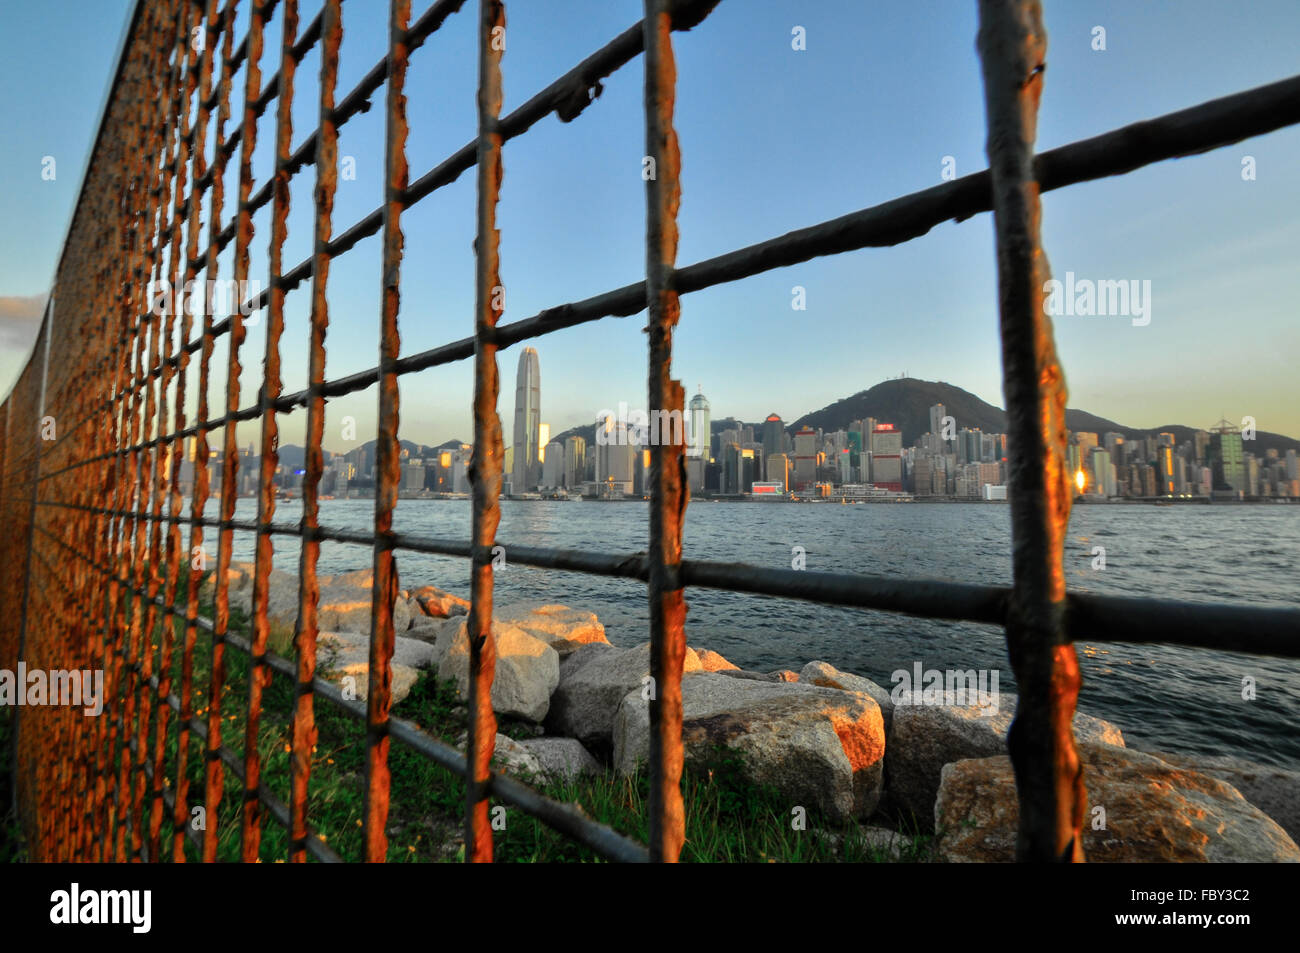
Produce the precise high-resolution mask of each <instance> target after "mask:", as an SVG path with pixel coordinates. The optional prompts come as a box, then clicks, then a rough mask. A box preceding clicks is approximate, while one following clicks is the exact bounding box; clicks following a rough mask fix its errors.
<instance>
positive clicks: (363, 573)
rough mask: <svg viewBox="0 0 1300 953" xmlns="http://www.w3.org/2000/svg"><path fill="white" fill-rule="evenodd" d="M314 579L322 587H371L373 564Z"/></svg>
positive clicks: (372, 583) (373, 579) (372, 585)
mask: <svg viewBox="0 0 1300 953" xmlns="http://www.w3.org/2000/svg"><path fill="white" fill-rule="evenodd" d="M316 581H317V583H319V585H320V587H321V588H322V589H324V588H325V587H326V586H340V587H342V588H344V589H373V588H375V570H374V567H373V566H367V567H366V568H365V569H353V570H350V571H348V572H341V573H339V574H338V575H336V576H317V577H316Z"/></svg>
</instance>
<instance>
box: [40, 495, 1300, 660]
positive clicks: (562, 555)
mask: <svg viewBox="0 0 1300 953" xmlns="http://www.w3.org/2000/svg"><path fill="white" fill-rule="evenodd" d="M39 505H42V506H56V507H65V508H69V509H81V510H90V511H92V512H100V513H108V514H111V515H118V516H134V517H136V518H137V519H141V520H146V521H150V522H152V521H155V520H157V521H161V522H168V521H170V517H169V516H167V515H166V514H160V515H159V516H157V517H154V516H152V515H151V514H149V513H135V512H132V511H119V510H110V509H105V508H102V507H85V506H79V505H77V504H72V503H59V502H55V501H50V500H41V501H39ZM180 519H182V520H183V521H184V522H187V523H192V522H194V519H193V518H192V517H183V518H180ZM198 522H199V523H201V525H204V526H218V525H221V521H220V520H214V519H203V520H199V521H198ZM229 526H230V527H231V528H233V529H237V530H242V531H245V532H250V533H251V532H256V531H257V524H256V523H253V522H247V521H238V520H232V521H230V523H229ZM37 528H38V529H41V530H42V532H48V531H46V530H44V528H43V527H37ZM269 532H271V533H273V534H275V535H279V536H300V535H301V531H300V529H299V527H298V526H297V525H296V524H295V525H289V524H284V523H277V524H272V525H271V527H270V528H269ZM314 535H315V536H316V537H317V538H318V539H321V540H328V541H332V542H341V543H355V544H357V545H362V546H370V545H373V544H374V538H373V536H372V535H371V534H369V533H365V532H359V531H348V530H334V529H329V528H326V527H321V528H320V529H319V530H318V531H317V532H316V533H315V534H314ZM59 542H62V541H61V540H59ZM392 542H393V547H394V548H395V549H404V550H407V551H410V552H418V553H429V554H433V555H440V556H460V557H464V558H469V557H470V556H471V549H472V547H471V546H470V543H469V542H468V541H466V540H458V539H432V538H428V537H421V536H412V535H409V534H406V533H394V534H392ZM496 545H499V546H502V547H504V548H505V551H506V553H507V554H508V557H509V559H510V561H511V562H516V563H519V564H521V565H525V566H534V567H536V568H539V569H558V570H562V571H565V572H580V573H586V574H587V575H595V576H615V577H619V578H623V579H636V580H638V581H640V582H645V581H647V580H648V578H649V570H648V563H647V559H646V554H645V553H633V554H631V555H618V554H613V553H597V552H591V551H589V550H580V549H551V548H547V547H536V546H512V545H510V544H508V543H503V542H498V543H497V544H496ZM78 555H80V554H78ZM681 582H682V584H683V585H686V586H698V587H701V588H705V589H725V590H728V591H730V592H750V593H753V594H755V595H760V596H777V597H781V598H787V599H806V600H809V601H813V602H819V603H824V604H827V605H841V606H849V607H855V608H860V609H876V610H879V611H882V612H897V613H902V614H904V615H913V616H918V617H921V618H928V619H950V620H953V621H965V622H978V623H983V624H987V625H1003V624H1004V623H1005V621H1006V600H1007V599H1008V598H1009V596H1010V594H1011V590H1010V588H1009V587H1006V586H989V585H983V584H975V583H961V582H948V581H946V580H940V579H917V578H908V577H896V576H867V575H860V574H857V573H829V572H812V571H799V570H794V569H769V568H764V567H761V566H752V565H748V564H745V563H723V562H713V561H707V560H691V559H686V560H682V566H681ZM1066 598H1067V601H1068V603H1069V609H1068V615H1067V618H1068V623H1069V626H1068V631H1069V635H1070V638H1071V639H1073V640H1075V641H1082V640H1085V639H1086V640H1087V641H1090V642H1134V643H1160V644H1164V645H1182V646H1188V647H1199V648H1209V649H1217V650H1219V651H1224V652H1244V653H1248V654H1252V655H1275V656H1278V657H1280V658H1300V609H1288V608H1280V607H1277V608H1275V607H1269V606H1237V605H1226V604H1221V603H1200V602H1177V601H1173V600H1164V599H1141V598H1134V597H1131V596H1107V595H1100V594H1097V593H1087V592H1072V593H1069V594H1068V595H1067V597H1066ZM175 614H178V615H179V614H182V613H180V612H176V613H175ZM1167 619H1176V623H1173V624H1167V623H1166V622H1164V621H1159V620H1167ZM1225 633H1230V636H1228V637H1225Z"/></svg>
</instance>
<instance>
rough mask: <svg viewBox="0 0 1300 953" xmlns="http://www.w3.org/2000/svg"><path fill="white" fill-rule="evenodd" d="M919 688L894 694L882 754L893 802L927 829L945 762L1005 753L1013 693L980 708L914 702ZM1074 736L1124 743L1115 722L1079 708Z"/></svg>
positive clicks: (1013, 704)
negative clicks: (885, 744) (892, 707)
mask: <svg viewBox="0 0 1300 953" xmlns="http://www.w3.org/2000/svg"><path fill="white" fill-rule="evenodd" d="M918 694H919V693H913V694H911V695H909V694H907V693H903V694H901V695H900V696H898V698H897V699H896V704H895V706H894V717H893V721H892V723H891V725H890V730H889V743H888V746H887V753H886V755H885V783H886V786H887V787H888V788H889V798H890V804H891V806H892V808H893V809H894V810H895V811H897V812H898V813H899V814H900V815H901V816H902V817H903V818H904V819H908V818H909V815H910V816H911V818H912V819H914V820H915V822H916V824H917V826H918V827H919V828H920V829H921V830H928V829H929V826H930V823H931V822H932V820H933V817H934V798H935V795H936V794H938V792H939V777H940V775H941V773H942V772H943V766H944V765H945V764H949V763H950V762H953V761H961V760H962V759H964V758H987V757H990V756H992V755H996V754H1005V753H1006V750H1007V729H1008V728H1010V727H1011V721H1012V719H1013V718H1014V717H1015V713H1016V696H1015V695H1012V694H1008V693H1002V694H1000V695H995V696H993V697H994V699H995V703H994V704H991V705H989V706H988V707H987V708H981V707H980V706H978V705H930V704H915V703H914V701H913V700H914V699H916V698H917V695H918ZM1074 737H1075V739H1076V740H1077V741H1080V742H1097V743H1100V744H1108V745H1114V746H1116V747H1123V746H1124V736H1123V735H1122V734H1121V733H1120V730H1119V729H1118V728H1116V727H1115V726H1114V725H1112V724H1111V723H1110V722H1108V721H1103V720H1102V719H1100V718H1094V717H1093V716H1091V715H1085V714H1083V713H1082V712H1078V711H1076V712H1075V714H1074Z"/></svg>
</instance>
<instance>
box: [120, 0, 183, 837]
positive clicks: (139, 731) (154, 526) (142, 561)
mask: <svg viewBox="0 0 1300 953" xmlns="http://www.w3.org/2000/svg"><path fill="white" fill-rule="evenodd" d="M186 6H187V3H186V0H176V2H175V3H174V5H173V9H174V11H175V14H174V16H175V23H174V26H173V34H174V35H173V39H172V50H173V55H172V65H171V68H170V70H169V73H168V80H167V86H166V90H165V96H164V102H170V106H169V107H168V108H167V110H166V121H165V124H164V125H165V132H164V135H163V151H164V156H163V162H162V165H161V167H160V169H159V176H158V186H157V187H158V188H160V189H161V190H162V191H163V193H164V194H165V195H166V199H165V200H160V202H159V205H158V216H157V220H156V222H154V223H153V224H152V232H153V234H154V236H155V241H154V242H153V252H154V254H153V258H154V261H153V270H152V273H153V274H154V276H155V277H156V278H157V280H158V281H159V282H162V281H163V280H165V279H166V278H167V274H166V272H165V271H164V270H163V268H164V265H163V235H164V234H165V224H166V222H167V217H168V216H167V213H168V206H169V205H170V204H171V191H170V190H171V171H172V169H173V168H174V160H172V159H169V158H168V156H169V155H170V152H169V150H170V149H171V148H172V146H173V143H174V141H175V138H176V132H175V118H176V116H177V115H178V113H179V103H178V102H177V101H175V100H177V99H178V98H179V93H178V92H177V91H178V90H179V87H180V68H181V63H182V62H183V58H184V50H185V48H186V47H187V46H188V42H187V41H188V39H189V37H188V35H187V34H186V32H185V16H184V10H185V8H186ZM149 325H150V331H151V337H152V341H151V347H150V350H151V354H152V361H151V363H152V370H153V371H154V372H155V376H156V377H157V378H158V384H157V389H156V392H155V388H154V386H153V385H149V386H148V387H147V388H146V389H147V391H148V393H147V395H146V400H145V418H144V423H145V426H146V427H151V428H154V429H153V431H152V432H153V434H154V440H155V446H154V448H153V450H152V452H151V453H149V454H148V457H149V460H150V464H149V476H148V480H147V483H146V484H145V485H143V486H142V487H141V504H142V505H143V499H144V497H145V496H146V495H147V496H148V499H149V514H150V516H151V517H152V519H151V520H143V521H141V522H142V524H143V525H141V526H140V527H139V532H138V538H137V547H136V588H144V589H145V590H146V592H145V596H144V597H143V598H140V597H139V596H138V595H137V598H136V600H135V607H136V608H135V613H134V617H133V619H132V638H133V641H134V642H135V644H136V646H137V649H138V652H137V654H136V664H137V665H138V666H139V670H138V677H137V679H136V683H135V684H136V691H137V697H136V712H135V719H136V720H135V725H134V726H131V727H132V731H133V736H132V737H131V740H130V744H131V745H132V746H133V748H134V750H132V751H131V752H129V757H128V756H125V755H124V758H125V760H126V761H128V762H129V763H130V774H129V775H128V781H129V782H130V785H131V787H130V790H131V799H130V807H129V809H128V812H127V822H128V825H129V827H130V831H131V855H132V857H133V858H135V859H138V860H143V859H145V856H146V844H145V842H144V792H145V787H146V785H147V778H146V776H145V771H144V765H145V757H146V755H147V751H148V733H149V722H150V720H151V717H152V698H151V697H150V694H149V692H148V691H147V690H146V689H147V686H148V683H149V680H150V678H151V677H152V675H153V642H154V626H155V624H156V622H157V615H158V613H157V604H156V603H155V601H154V600H155V599H156V597H157V595H158V589H159V586H160V584H161V582H162V577H161V575H160V574H159V571H158V564H159V561H160V560H161V558H162V556H161V554H162V527H161V523H160V521H159V519H158V517H159V515H160V513H161V506H162V498H161V497H162V485H163V478H164V475H163V462H162V461H163V454H164V453H165V450H166V446H165V441H164V440H163V434H164V432H165V430H166V420H167V385H168V383H169V381H170V376H169V373H168V372H167V370H166V367H165V363H164V362H165V360H166V356H167V354H168V353H169V351H170V338H171V327H172V319H171V317H170V316H169V317H166V318H160V317H159V316H158V315H157V314H153V315H152V317H151V320H150V322H149ZM164 341H165V342H166V343H165V344H164ZM155 394H156V396H155ZM146 488H147V489H146ZM146 575H147V579H146ZM146 583H147V585H146Z"/></svg>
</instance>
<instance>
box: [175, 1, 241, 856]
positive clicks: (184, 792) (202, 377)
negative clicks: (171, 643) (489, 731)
mask: <svg viewBox="0 0 1300 953" xmlns="http://www.w3.org/2000/svg"><path fill="white" fill-rule="evenodd" d="M205 6H206V11H205V20H206V21H207V22H206V25H205V28H204V39H203V57H202V60H201V61H200V79H199V113H198V122H197V124H196V126H195V135H194V174H193V176H192V179H193V181H194V188H193V193H192V194H191V197H190V198H191V201H190V221H189V244H188V246H187V248H186V252H185V261H186V265H187V269H189V268H190V265H189V263H190V262H193V261H194V260H195V259H196V257H197V256H198V248H199V232H200V225H201V222H200V218H199V214H200V211H201V209H202V206H203V190H202V189H200V188H199V187H198V185H199V183H200V182H202V181H203V177H204V176H205V175H206V174H207V169H208V165H207V131H208V120H209V110H208V100H209V98H210V97H211V95H212V71H213V60H214V58H215V57H216V51H217V50H218V49H219V47H218V46H217V42H216V41H217V38H218V36H219V35H220V34H221V32H222V29H223V22H225V17H226V14H227V13H229V12H231V11H229V10H227V11H226V12H224V13H223V12H221V11H219V9H218V0H205ZM221 69H222V78H221V80H220V82H226V81H227V78H226V76H225V74H226V73H227V72H228V69H227V67H226V63H225V60H224V58H223V59H222V61H221ZM225 112H226V111H224V110H223V112H221V113H219V114H218V117H217V128H216V136H215V140H216V142H215V146H216V150H215V152H216V154H215V156H214V163H213V164H214V166H215V167H216V168H215V171H214V174H213V177H212V186H211V187H212V198H211V202H210V205H209V211H208V215H209V221H210V223H215V222H217V221H218V220H219V219H220V218H221V204H222V196H221V185H220V176H221V174H222V172H223V171H224V170H223V168H222V166H223V165H224V163H223V162H222V149H221V139H222V135H223V131H224V127H225V119H226V116H225ZM209 235H211V224H210V225H209ZM203 276H204V281H205V286H204V287H205V290H204V295H203V332H202V333H203V338H202V340H203V345H202V350H201V352H200V354H199V388H198V404H197V407H196V413H197V417H198V423H199V427H198V433H197V434H196V435H195V437H194V438H193V439H194V467H193V470H194V488H193V495H192V496H191V500H190V541H189V547H188V549H187V551H186V555H187V556H188V558H189V572H188V574H187V575H186V579H187V580H188V585H187V587H186V596H185V636H184V642H183V643H182V646H181V691H180V703H181V705H180V718H179V720H178V721H177V725H176V728H177V733H176V784H175V786H174V788H173V791H174V795H173V801H172V861H173V862H174V863H184V862H185V842H186V828H187V826H188V825H189V824H190V806H189V788H190V780H189V773H188V769H189V755H190V719H191V718H193V717H194V646H195V644H196V643H197V641H198V626H197V624H196V622H195V619H196V617H197V615H198V611H199V588H200V586H201V585H202V583H203V573H204V568H205V567H206V564H207V558H206V556H205V555H203V554H204V548H203V545H204V537H203V523H202V520H203V511H204V509H205V508H206V506H207V502H208V492H209V479H208V431H207V428H206V427H205V426H204V425H205V424H206V423H207V422H208V386H209V383H210V381H211V362H212V350H213V343H214V342H213V336H212V324H213V321H212V304H213V294H212V288H213V282H214V281H215V279H216V276H217V249H216V243H215V242H210V243H209V245H208V249H207V256H206V259H205V261H204V268H203ZM187 277H189V278H192V277H193V273H192V271H191V272H188V273H187ZM185 337H186V341H187V342H188V338H189V335H188V334H186V335H185ZM187 353H188V352H187ZM180 428H181V425H180V424H179V423H178V424H177V429H180ZM196 551H197V552H198V553H199V554H200V555H199V556H197V557H196V556H195V552H196ZM205 823H206V820H205Z"/></svg>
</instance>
